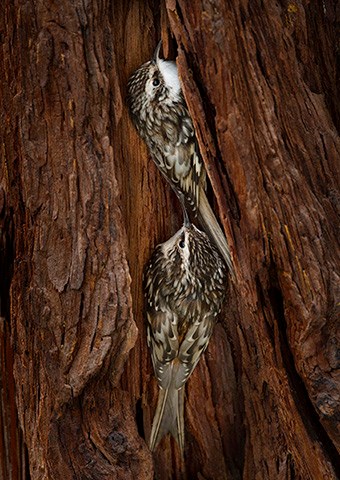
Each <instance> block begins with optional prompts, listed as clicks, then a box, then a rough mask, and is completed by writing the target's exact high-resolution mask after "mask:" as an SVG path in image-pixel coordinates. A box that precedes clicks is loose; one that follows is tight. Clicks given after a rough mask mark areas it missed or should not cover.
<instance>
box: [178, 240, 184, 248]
mask: <svg viewBox="0 0 340 480" xmlns="http://www.w3.org/2000/svg"><path fill="white" fill-rule="evenodd" d="M178 245H179V246H180V247H181V248H184V247H185V241H184V240H181V241H180V242H179V244H178Z"/></svg>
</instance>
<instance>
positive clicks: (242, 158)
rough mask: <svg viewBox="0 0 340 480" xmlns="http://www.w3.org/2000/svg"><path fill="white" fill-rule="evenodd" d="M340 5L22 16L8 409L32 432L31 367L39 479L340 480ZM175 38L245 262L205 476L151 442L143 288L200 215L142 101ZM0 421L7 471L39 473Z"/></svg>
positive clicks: (224, 333) (211, 394) (232, 307)
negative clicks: (169, 169) (157, 146)
mask: <svg viewBox="0 0 340 480" xmlns="http://www.w3.org/2000/svg"><path fill="white" fill-rule="evenodd" d="M336 7H337V2H335V1H325V2H284V1H281V2H277V3H275V2H259V1H254V2H247V1H242V2H238V1H234V0H232V1H231V2H224V1H222V0H220V1H219V0H217V1H193V2H185V1H182V0H180V1H174V0H167V1H165V3H163V2H161V6H159V5H158V3H157V2H152V1H151V0H150V1H148V2H139V1H137V0H131V1H130V2H120V1H117V2H116V1H115V2H112V3H110V2H109V1H100V0H98V1H94V2H89V3H86V2H85V3H84V2H79V1H74V2H66V1H63V0H60V1H59V2H58V3H53V2H46V3H43V2H34V1H33V0H28V1H27V2H24V3H23V2H19V1H18V0H16V1H14V2H10V1H8V0H6V1H5V2H4V4H3V5H2V6H1V15H0V31H1V43H2V50H1V51H0V65H1V69H2V71H3V72H4V74H3V75H2V77H1V78H0V91H1V98H2V100H1V107H0V117H1V123H0V137H1V144H2V154H1V171H0V181H1V186H2V191H3V195H2V196H1V200H0V215H1V218H0V221H1V228H2V231H3V232H5V233H4V235H5V237H6V242H5V243H4V242H3V240H2V245H4V247H3V248H2V250H1V254H0V265H1V268H2V269H3V270H4V271H5V272H6V275H7V278H8V279H7V280H6V281H5V282H3V281H1V298H2V302H3V299H4V298H7V300H6V301H5V304H3V303H1V314H2V315H4V316H5V317H6V320H5V321H6V322H7V323H6V327H5V328H3V329H2V330H1V332H0V333H1V335H0V341H1V349H2V351H1V376H2V384H3V386H4V390H3V391H6V392H12V393H10V395H7V394H3V395H2V402H5V403H6V406H5V408H6V411H9V410H8V409H11V412H12V413H11V421H12V425H15V422H16V419H15V412H14V410H13V406H14V404H13V396H14V393H13V392H14V390H13V386H14V384H13V382H12V378H13V376H12V373H11V369H12V363H11V358H12V356H13V360H14V364H13V373H14V380H15V387H16V407H17V415H18V420H19V424H20V428H21V430H22V436H23V442H24V443H25V445H26V446H27V451H28V465H29V469H30V475H31V478H32V479H39V480H40V479H59V478H64V479H73V478H75V479H77V478H79V479H109V478H118V479H129V478H131V479H132V478H139V479H141V480H143V479H151V478H153V477H154V473H155V478H161V479H162V480H163V479H172V478H174V479H176V478H178V479H179V478H184V477H185V476H186V477H187V478H190V479H192V478H193V479H194V478H198V479H203V478H204V479H214V480H215V479H220V478H221V479H233V480H234V479H235V480H237V479H245V480H248V479H249V480H251V479H261V480H262V479H270V480H272V479H274V478H275V479H301V480H302V479H303V480H308V479H311V480H314V479H319V478H320V479H321V478H325V479H326V478H327V479H336V478H337V477H339V475H340V467H339V457H338V450H339V423H338V418H339V376H338V372H339V370H338V366H339V365H338V358H337V348H338V346H337V337H338V318H339V313H338V309H339V306H338V305H339V304H338V302H339V300H338V298H339V291H338V289H339V276H338V272H339V263H340V262H339V246H338V237H337V234H338V233H337V228H338V217H337V215H338V211H337V210H338V209H339V194H338V188H339V152H340V142H339V136H338V130H337V128H339V118H340V117H339V94H338V90H337V81H338V77H337V75H338V74H337V71H336V61H337V58H336V55H337V51H336V38H337V32H338V31H337V30H336V29H337V25H338V24H337V21H338V18H337V17H336ZM160 35H162V37H163V42H164V43H163V45H164V50H165V53H166V54H167V53H169V55H170V56H172V57H173V58H174V57H175V56H176V55H177V51H178V58H177V63H178V67H179V72H180V76H181V79H182V85H183V91H184V94H185V97H186V99H187V102H188V106H189V109H190V112H191V114H192V117H193V119H194V122H195V126H196V130H197V135H198V140H199V144H200V148H201V152H202V154H203V157H204V161H205V164H206V167H207V172H208V176H209V178H210V180H211V185H212V191H210V196H211V199H212V200H213V198H214V197H215V198H216V205H215V207H216V208H215V210H216V213H217V214H219V218H220V220H221V223H222V225H223V226H224V229H225V232H226V235H227V237H228V240H229V242H230V244H231V245H232V252H233V256H234V261H235V265H236V280H235V282H230V285H229V287H228V300H227V302H226V305H225V308H224V312H223V314H222V315H221V319H220V320H221V321H220V323H219V324H218V325H217V327H216V329H215V331H214V335H213V338H212V340H211V342H210V345H209V348H208V350H207V352H206V354H205V356H204V358H203V359H202V360H201V362H200V363H199V365H198V366H197V368H196V371H195V372H194V374H193V376H192V377H191V378H190V381H189V383H188V386H187V390H186V410H185V416H186V452H185V465H184V466H183V465H181V462H180V458H179V454H178V450H177V448H176V446H175V444H174V442H173V441H172V440H170V439H169V438H167V439H165V440H164V441H163V442H162V443H161V445H160V447H159V449H158V450H157V452H156V453H155V454H154V458H153V459H152V456H151V454H150V452H149V450H148V448H147V445H146V443H145V441H144V440H147V439H148V437H149V434H150V428H151V422H152V416H153V414H154V409H155V405H156V400H157V384H156V381H155V380H154V378H153V372H152V366H151V362H150V359H149V353H148V351H147V346H146V338H145V337H146V335H145V319H144V310H143V309H144V307H143V296H142V272H143V268H144V265H145V263H146V261H147V260H148V258H149V256H150V253H151V251H152V249H153V248H154V246H155V245H156V244H157V243H159V242H161V241H164V240H165V239H166V238H168V237H169V236H170V235H171V234H173V233H174V231H175V230H176V229H177V228H178V226H179V224H180V221H181V219H180V211H178V210H179V209H178V204H177V203H176V199H175V198H174V197H173V195H172V193H171V192H170V191H169V188H168V186H167V185H166V184H165V183H164V181H163V180H162V178H161V177H160V174H159V172H158V171H157V170H156V168H155V166H154V165H153V163H152V161H151V160H150V158H149V156H148V153H147V150H146V147H145V145H144V144H143V143H142V141H141V140H140V139H139V138H138V135H137V133H136V132H135V130H134V128H133V126H132V124H131V122H130V120H129V117H128V112H127V108H126V106H125V93H126V82H127V79H128V76H129V75H130V74H131V73H132V71H133V70H134V69H135V68H136V67H138V66H139V65H140V64H141V63H142V62H144V61H146V60H147V59H148V58H150V56H151V54H152V51H153V49H154V47H155V45H156V44H157V41H158V39H159V36H160ZM175 41H176V42H175ZM176 44H177V47H178V50H176ZM5 237H4V236H2V238H5ZM4 259H5V260H4ZM8 297H9V298H8ZM6 302H7V303H6ZM9 337H10V338H9ZM10 342H11V345H12V347H10ZM4 365H5V366H6V367H4ZM7 369H8V372H7ZM3 411H5V410H3ZM1 418H2V417H0V421H1ZM13 422H14V423H13ZM0 426H2V429H3V433H2V434H1V435H0V439H5V441H3V440H0V446H2V449H4V447H3V445H4V443H5V442H7V443H8V442H12V444H13V445H14V444H15V445H18V446H17V447H16V448H15V449H13V451H12V459H11V462H12V463H13V462H14V464H15V465H16V467H15V469H16V470H15V472H16V473H13V472H14V470H13V471H12V473H11V471H10V470H9V467H8V465H9V457H8V452H6V451H2V452H0V459H4V461H3V462H2V465H5V466H4V467H3V469H2V472H1V474H2V476H3V478H7V477H8V478H9V479H10V480H14V479H16V478H24V477H25V473H24V471H25V465H24V464H25V455H24V454H21V453H20V452H21V451H23V448H24V447H23V446H22V445H21V440H20V438H21V433H19V432H15V429H12V430H11V432H8V431H5V429H4V426H3V422H2V423H0ZM19 445H21V446H20V447H19ZM6 475H7V477H6ZM0 478H1V476H0Z"/></svg>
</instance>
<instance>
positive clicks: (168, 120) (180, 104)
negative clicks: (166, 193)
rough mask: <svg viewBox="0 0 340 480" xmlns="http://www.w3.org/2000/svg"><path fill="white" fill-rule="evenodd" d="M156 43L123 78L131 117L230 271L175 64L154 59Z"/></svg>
mask: <svg viewBox="0 0 340 480" xmlns="http://www.w3.org/2000/svg"><path fill="white" fill-rule="evenodd" d="M160 47H161V42H160V43H159V44H158V46H157V48H156V51H155V53H154V57H153V59H152V60H150V61H148V62H146V63H144V64H143V65H142V66H141V67H139V68H138V69H137V70H136V71H135V72H134V73H133V74H132V75H131V77H130V79H129V81H128V96H127V103H128V107H129V110H130V114H131V118H132V121H133V123H134V125H135V127H136V129H137V131H138V133H139V134H140V136H141V137H142V138H143V139H144V141H145V142H146V144H147V146H148V148H149V150H150V153H151V156H152V158H153V160H154V162H155V163H156V165H157V167H158V168H159V170H160V171H161V173H162V174H163V175H164V177H165V178H166V180H167V181H168V182H169V183H170V185H171V186H172V188H173V189H174V191H175V193H176V194H177V196H178V197H179V198H180V200H181V201H182V200H183V199H184V202H185V207H186V208H188V209H189V211H191V212H192V213H194V214H195V215H198V218H199V220H200V222H201V224H202V226H203V227H204V228H205V229H206V230H207V233H208V234H209V236H211V237H212V239H213V240H214V242H215V244H216V246H217V247H218V249H219V250H220V252H221V254H222V256H223V258H224V259H225V261H226V264H227V266H228V268H229V270H230V271H231V272H232V271H233V268H232V261H231V256H230V250H229V247H228V244H227V240H226V238H225V236H224V234H223V232H222V230H221V228H220V226H219V224H218V222H217V220H216V217H215V215H214V213H213V211H212V209H211V207H210V205H209V202H208V200H207V197H206V194H205V189H206V172H205V168H204V165H203V162H202V158H201V156H200V152H199V149H198V145H197V140H196V136H195V130H194V126H193V123H192V120H191V118H190V115H189V111H188V108H187V105H186V103H185V100H184V97H183V94H182V90H181V86H180V82H179V77H178V72H177V66H176V63H175V62H172V61H166V60H163V59H161V58H159V51H160Z"/></svg>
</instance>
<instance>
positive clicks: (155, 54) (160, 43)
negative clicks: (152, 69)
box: [152, 40, 162, 65]
mask: <svg viewBox="0 0 340 480" xmlns="http://www.w3.org/2000/svg"><path fill="white" fill-rule="evenodd" d="M161 46H162V40H160V41H159V42H158V45H157V47H156V50H155V53H154V54H153V57H152V63H153V64H154V65H158V62H159V52H160V49H161Z"/></svg>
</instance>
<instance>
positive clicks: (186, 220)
mask: <svg viewBox="0 0 340 480" xmlns="http://www.w3.org/2000/svg"><path fill="white" fill-rule="evenodd" d="M179 200H180V202H181V205H182V209H183V225H184V226H185V227H186V228H189V227H191V222H190V219H189V215H188V212H187V209H186V208H185V204H184V195H183V193H181V194H180V195H179Z"/></svg>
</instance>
